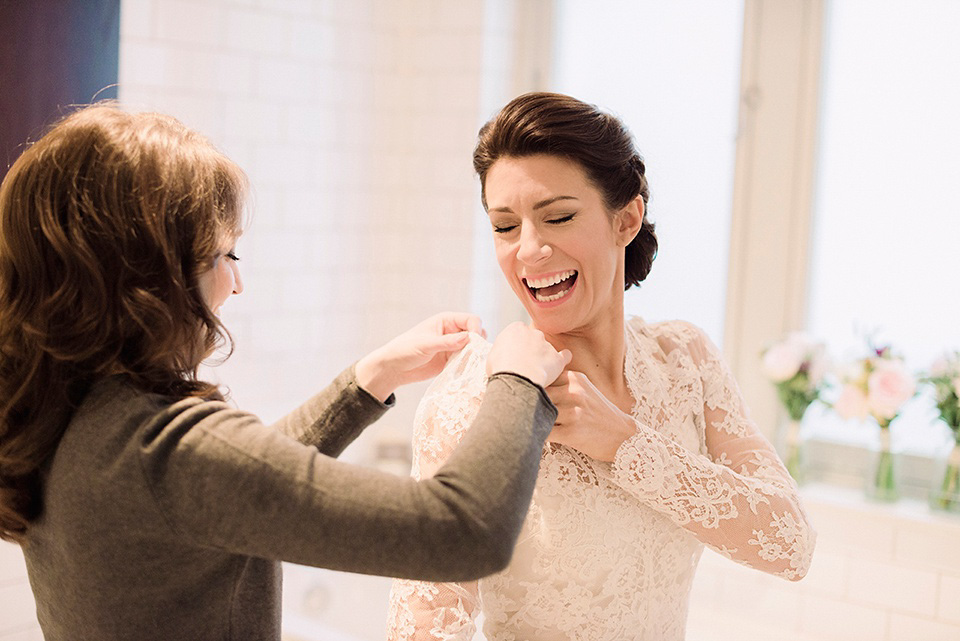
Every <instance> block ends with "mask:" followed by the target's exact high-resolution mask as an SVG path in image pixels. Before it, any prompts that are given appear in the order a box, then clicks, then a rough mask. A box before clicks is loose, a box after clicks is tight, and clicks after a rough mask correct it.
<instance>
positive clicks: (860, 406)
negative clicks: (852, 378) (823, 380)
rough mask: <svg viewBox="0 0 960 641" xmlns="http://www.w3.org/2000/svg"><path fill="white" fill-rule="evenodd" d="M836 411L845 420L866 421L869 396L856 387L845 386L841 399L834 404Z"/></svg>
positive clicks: (841, 391) (841, 392)
mask: <svg viewBox="0 0 960 641" xmlns="http://www.w3.org/2000/svg"><path fill="white" fill-rule="evenodd" d="M833 409H834V411H835V412H836V413H837V414H838V415H839V416H840V418H843V419H851V418H858V419H861V420H863V419H865V418H867V414H868V412H869V407H868V406H867V395H866V394H864V393H863V390H862V389H860V388H859V387H857V386H856V385H844V386H843V389H842V390H840V397H839V398H838V399H837V400H836V402H835V403H834V404H833Z"/></svg>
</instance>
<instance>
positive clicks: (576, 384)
mask: <svg viewBox="0 0 960 641" xmlns="http://www.w3.org/2000/svg"><path fill="white" fill-rule="evenodd" d="M547 394H548V395H549V396H550V400H551V401H553V404H554V405H556V406H557V409H558V410H559V413H558V414H557V420H556V423H554V426H553V431H552V432H550V436H548V437H547V439H548V440H549V441H551V442H553V443H560V444H562V445H567V446H569V447H572V448H574V449H576V450H579V451H581V452H583V453H584V454H586V455H587V456H589V457H591V458H595V459H597V460H599V461H613V459H614V457H615V456H616V454H617V449H618V448H619V447H620V445H621V444H622V443H623V442H624V441H625V440H627V439H628V438H630V437H631V436H633V435H634V434H635V433H636V424H635V423H634V420H633V417H632V416H630V415H629V414H627V413H625V412H624V411H622V410H621V409H620V408H619V407H617V406H616V405H614V404H613V403H612V402H610V401H609V400H608V399H607V397H606V396H604V395H603V393H602V392H601V391H600V390H598V389H597V388H596V386H594V384H593V383H591V382H590V379H589V378H587V375H586V374H583V373H581V372H574V371H566V372H564V373H563V374H561V375H560V378H558V379H557V380H556V382H555V383H554V384H553V385H551V386H550V387H548V388H547Z"/></svg>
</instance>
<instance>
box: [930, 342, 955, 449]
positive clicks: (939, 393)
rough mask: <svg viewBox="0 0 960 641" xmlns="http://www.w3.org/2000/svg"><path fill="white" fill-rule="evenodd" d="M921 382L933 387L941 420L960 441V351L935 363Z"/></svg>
mask: <svg viewBox="0 0 960 641" xmlns="http://www.w3.org/2000/svg"><path fill="white" fill-rule="evenodd" d="M920 382H922V383H927V384H929V385H932V386H933V390H934V396H935V398H936V399H937V409H938V410H940V420H942V421H943V422H944V423H946V424H947V427H949V428H950V431H952V432H953V435H954V437H955V438H956V439H957V440H958V441H960V351H956V352H953V353H952V354H947V355H945V356H943V357H941V358H938V359H937V360H936V361H934V363H933V365H931V366H930V370H929V371H928V372H927V374H926V375H925V376H924V377H923V378H921V379H920Z"/></svg>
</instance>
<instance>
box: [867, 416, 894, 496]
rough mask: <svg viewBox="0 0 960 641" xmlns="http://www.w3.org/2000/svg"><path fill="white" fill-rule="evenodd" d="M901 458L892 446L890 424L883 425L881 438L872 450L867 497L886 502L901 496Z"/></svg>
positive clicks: (880, 432) (868, 471)
mask: <svg viewBox="0 0 960 641" xmlns="http://www.w3.org/2000/svg"><path fill="white" fill-rule="evenodd" d="M899 458H900V457H899V456H897V454H896V453H895V452H894V451H893V448H892V447H891V446H890V428H889V426H883V425H881V426H880V431H879V438H878V439H876V441H875V442H874V445H873V447H872V448H871V450H870V465H869V467H868V468H867V479H866V493H867V498H869V499H872V500H874V501H885V502H893V501H896V500H897V499H899V498H900V480H899V467H900V461H899Z"/></svg>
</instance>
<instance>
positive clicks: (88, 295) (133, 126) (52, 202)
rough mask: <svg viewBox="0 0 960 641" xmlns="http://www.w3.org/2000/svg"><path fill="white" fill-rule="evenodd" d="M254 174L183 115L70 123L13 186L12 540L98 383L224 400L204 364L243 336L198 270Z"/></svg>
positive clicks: (1, 228) (2, 287)
mask: <svg viewBox="0 0 960 641" xmlns="http://www.w3.org/2000/svg"><path fill="white" fill-rule="evenodd" d="M246 190H247V180H246V177H245V176H244V174H243V172H242V171H241V170H240V168H239V167H237V166H236V165H235V164H234V163H233V162H231V161H230V160H229V159H227V158H226V157H225V156H224V155H223V154H221V153H220V152H219V151H217V150H216V149H215V148H214V147H213V146H212V145H211V144H210V143H209V142H208V141H207V140H206V139H205V138H204V137H203V136H201V135H199V134H197V133H196V132H193V131H191V130H190V129H188V128H186V127H184V126H183V125H182V124H181V123H180V122H178V121H177V120H175V119H174V118H171V117H169V116H164V115H160V114H152V113H127V112H124V111H122V110H121V109H119V108H118V107H117V106H115V105H111V104H99V105H94V106H89V107H85V108H82V109H80V110H78V111H76V112H74V113H73V114H71V115H69V116H67V117H66V118H64V119H63V120H61V121H60V122H59V123H57V124H56V125H54V126H53V128H52V129H51V130H50V131H49V132H48V133H47V134H46V135H44V136H43V137H42V138H41V139H40V140H38V141H37V142H36V143H35V144H33V145H32V146H30V147H29V148H27V150H26V151H25V152H24V153H23V154H22V155H21V156H20V157H19V158H18V159H17V161H16V162H15V163H14V164H13V166H12V167H11V168H10V171H9V172H8V174H7V176H6V178H5V179H4V181H3V184H2V186H0V538H3V539H7V540H10V541H14V542H19V543H24V542H26V534H27V530H28V528H29V525H30V522H31V521H32V520H34V519H35V518H36V517H37V516H39V514H40V513H41V511H42V508H43V506H42V500H41V497H42V479H43V471H44V466H45V464H46V463H47V462H48V461H49V460H50V458H51V456H52V454H53V453H54V451H55V450H56V448H57V445H58V443H59V441H60V438H61V436H62V435H63V432H64V430H65V429H66V426H67V423H68V421H69V420H70V417H71V416H72V414H73V412H74V410H75V409H76V408H77V406H78V405H79V404H80V402H81V401H82V400H83V397H84V396H85V394H86V393H87V391H88V389H89V388H90V386H91V385H92V384H93V383H94V382H95V381H96V380H98V379H100V378H103V377H106V376H111V375H122V376H124V377H125V378H126V379H127V380H128V381H130V382H131V383H132V384H133V385H135V386H137V387H138V388H140V389H143V390H144V391H147V392H153V393H159V394H163V395H169V396H173V397H182V396H202V397H213V398H217V397H220V394H219V391H218V389H217V388H216V386H214V385H211V384H209V383H205V382H203V381H201V380H199V379H198V377H197V376H198V375H197V367H198V365H199V364H200V362H201V361H202V360H203V358H205V357H206V356H207V355H209V354H210V353H211V352H212V351H213V350H214V349H216V348H217V347H218V346H220V345H223V344H227V345H229V346H230V347H232V341H231V339H230V335H229V333H228V332H227V331H226V329H225V328H224V327H223V326H222V325H221V324H220V321H219V320H218V318H217V316H216V315H215V314H213V313H212V312H211V311H210V310H209V309H208V308H207V305H206V304H205V303H204V301H203V298H202V295H201V293H200V290H199V285H198V277H199V275H200V274H201V273H203V272H204V271H205V270H206V269H209V268H210V266H211V265H212V261H213V259H214V256H215V255H216V253H217V252H218V250H220V249H221V248H222V245H223V243H224V242H225V241H228V237H229V236H231V235H232V236H234V237H235V236H238V235H239V233H240V229H241V226H242V223H243V209H244V202H245V199H246Z"/></svg>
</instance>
